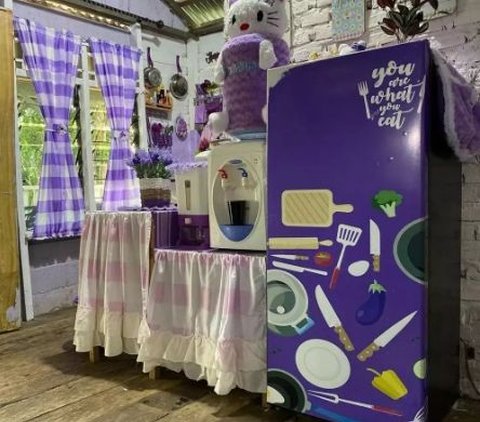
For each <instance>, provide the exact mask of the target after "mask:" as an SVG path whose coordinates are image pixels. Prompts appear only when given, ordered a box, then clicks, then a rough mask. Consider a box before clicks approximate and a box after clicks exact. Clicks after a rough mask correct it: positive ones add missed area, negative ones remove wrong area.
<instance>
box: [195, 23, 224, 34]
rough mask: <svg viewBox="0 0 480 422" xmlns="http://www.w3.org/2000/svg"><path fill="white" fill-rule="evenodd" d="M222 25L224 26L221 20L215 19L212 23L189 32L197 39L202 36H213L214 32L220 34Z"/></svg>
mask: <svg viewBox="0 0 480 422" xmlns="http://www.w3.org/2000/svg"><path fill="white" fill-rule="evenodd" d="M223 25H224V22H223V19H216V20H214V21H212V22H208V23H207V24H205V25H202V26H200V27H198V28H195V29H193V30H192V31H191V32H192V33H193V34H194V35H196V36H197V37H201V36H202V35H208V34H213V33H215V32H222V31H223Z"/></svg>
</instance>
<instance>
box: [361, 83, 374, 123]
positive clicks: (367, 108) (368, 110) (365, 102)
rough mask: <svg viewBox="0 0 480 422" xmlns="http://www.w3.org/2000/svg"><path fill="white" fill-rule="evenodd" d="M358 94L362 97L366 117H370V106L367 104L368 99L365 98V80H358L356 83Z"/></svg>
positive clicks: (366, 89)
mask: <svg viewBox="0 0 480 422" xmlns="http://www.w3.org/2000/svg"><path fill="white" fill-rule="evenodd" d="M358 94H359V95H360V96H361V97H363V103H364V104H365V113H366V114H367V119H369V120H370V119H371V118H372V116H371V114H370V107H369V106H368V100H367V95H368V84H367V82H365V81H363V82H359V83H358Z"/></svg>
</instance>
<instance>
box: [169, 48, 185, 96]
mask: <svg viewBox="0 0 480 422" xmlns="http://www.w3.org/2000/svg"><path fill="white" fill-rule="evenodd" d="M170 92H171V93H172V95H173V96H174V97H175V98H176V99H177V100H183V99H184V98H185V97H186V96H187V94H188V82H187V79H186V78H185V76H183V75H182V68H181V67H180V56H177V73H176V74H175V75H173V76H172V79H171V80H170Z"/></svg>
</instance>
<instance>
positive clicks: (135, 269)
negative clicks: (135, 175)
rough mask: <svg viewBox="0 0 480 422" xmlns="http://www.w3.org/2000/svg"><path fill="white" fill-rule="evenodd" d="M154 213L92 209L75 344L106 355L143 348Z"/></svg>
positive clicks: (84, 239)
mask: <svg viewBox="0 0 480 422" xmlns="http://www.w3.org/2000/svg"><path fill="white" fill-rule="evenodd" d="M151 221H152V220H151V215H150V213H149V212H141V211H129V212H126V211H125V212H103V211H102V212H92V213H87V214H86V216H85V224H84V228H83V232H82V237H81V242H80V257H79V279H78V307H77V315H76V318H75V332H74V338H73V344H75V346H76V350H77V352H89V351H91V350H92V349H93V348H94V347H96V346H102V347H104V349H105V356H117V355H119V354H121V353H129V354H137V353H138V349H139V347H138V327H139V325H140V322H141V320H142V316H143V314H144V309H145V307H146V299H147V295H148V279H149V242H150V232H151Z"/></svg>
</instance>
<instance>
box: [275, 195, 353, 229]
mask: <svg viewBox="0 0 480 422" xmlns="http://www.w3.org/2000/svg"><path fill="white" fill-rule="evenodd" d="M352 211H353V206H352V205H351V204H341V205H339V204H335V203H334V202H333V192H332V191H331V190H328V189H305V190H286V191H283V192H282V223H283V224H284V225H285V226H297V227H330V226H331V225H332V224H333V214H335V213H336V212H345V213H350V212H352Z"/></svg>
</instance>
